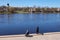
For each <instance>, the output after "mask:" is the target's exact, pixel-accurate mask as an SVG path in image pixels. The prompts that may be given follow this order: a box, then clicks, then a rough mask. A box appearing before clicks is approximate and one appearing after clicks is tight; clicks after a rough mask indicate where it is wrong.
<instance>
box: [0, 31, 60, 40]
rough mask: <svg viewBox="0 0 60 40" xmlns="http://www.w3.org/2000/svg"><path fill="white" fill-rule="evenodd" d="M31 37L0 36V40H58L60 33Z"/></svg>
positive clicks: (59, 39)
mask: <svg viewBox="0 0 60 40" xmlns="http://www.w3.org/2000/svg"><path fill="white" fill-rule="evenodd" d="M31 35H33V37H25V35H24V34H22V35H21V34H20V35H7V36H0V40H60V32H52V33H44V35H41V34H38V35H37V34H31Z"/></svg>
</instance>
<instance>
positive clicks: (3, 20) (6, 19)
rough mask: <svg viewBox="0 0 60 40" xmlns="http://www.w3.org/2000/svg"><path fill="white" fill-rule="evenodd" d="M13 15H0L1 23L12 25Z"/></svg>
mask: <svg viewBox="0 0 60 40" xmlns="http://www.w3.org/2000/svg"><path fill="white" fill-rule="evenodd" d="M12 16H13V15H12V14H3V15H0V23H10V22H11V19H12Z"/></svg>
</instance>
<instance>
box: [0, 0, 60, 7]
mask: <svg viewBox="0 0 60 40" xmlns="http://www.w3.org/2000/svg"><path fill="white" fill-rule="evenodd" d="M7 3H9V4H10V6H17V7H19V6H23V7H24V6H34V5H36V6H37V7H38V6H41V7H46V6H47V7H60V0H0V6H2V5H6V4H7Z"/></svg>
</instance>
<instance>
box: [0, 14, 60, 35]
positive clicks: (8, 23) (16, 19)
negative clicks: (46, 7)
mask: <svg viewBox="0 0 60 40" xmlns="http://www.w3.org/2000/svg"><path fill="white" fill-rule="evenodd" d="M37 26H39V31H40V33H46V32H60V14H59V13H49V14H43V13H40V14H34V13H33V14H29V13H28V14H9V15H7V14H3V15H0V35H11V34H25V33H26V30H29V32H30V33H35V32H36V27H37Z"/></svg>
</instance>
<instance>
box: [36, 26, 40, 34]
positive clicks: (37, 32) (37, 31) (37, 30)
mask: <svg viewBox="0 0 60 40" xmlns="http://www.w3.org/2000/svg"><path fill="white" fill-rule="evenodd" d="M36 34H39V26H37V28H36Z"/></svg>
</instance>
